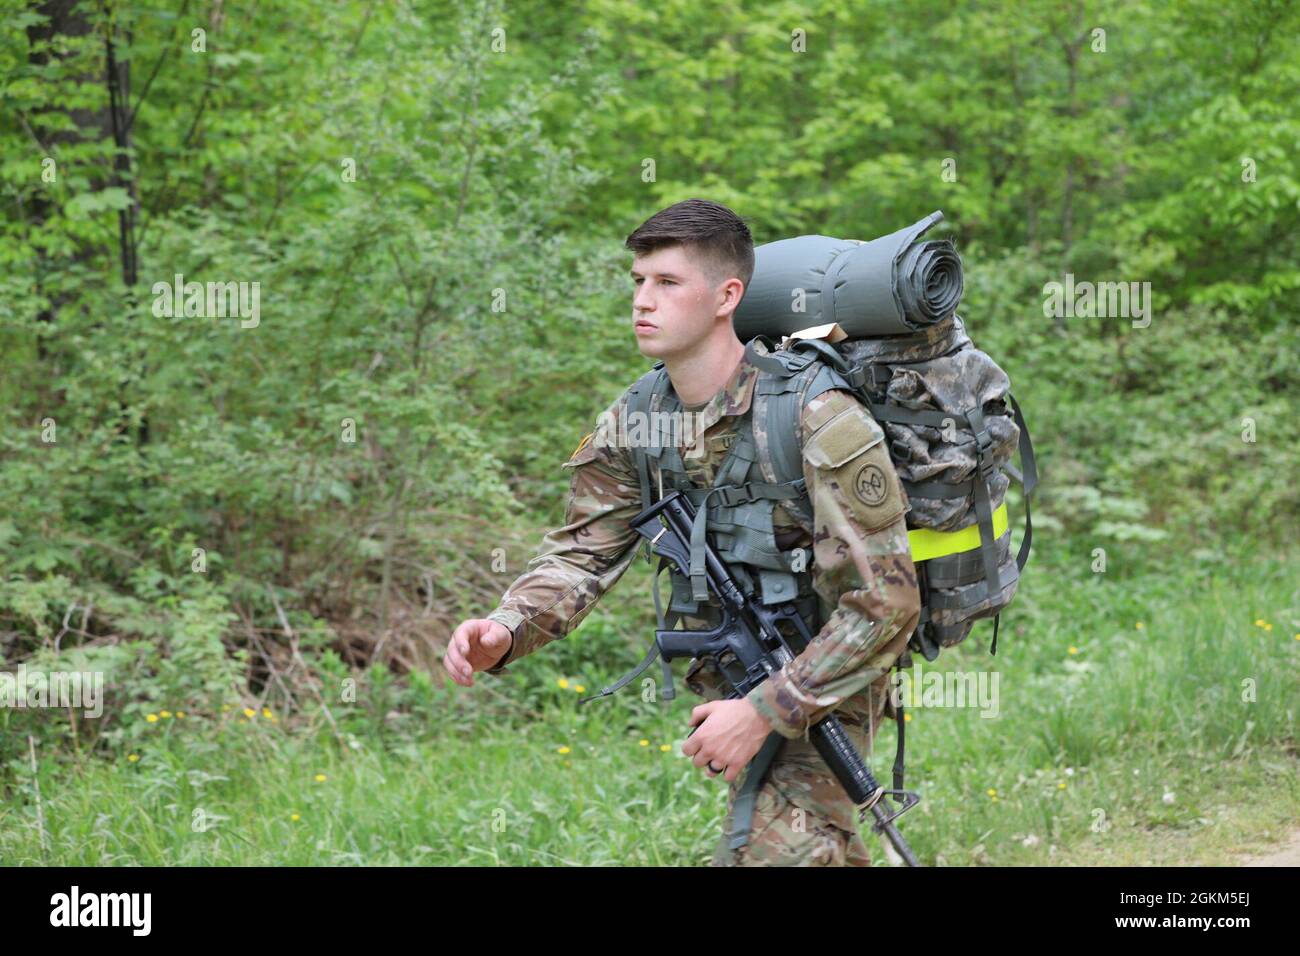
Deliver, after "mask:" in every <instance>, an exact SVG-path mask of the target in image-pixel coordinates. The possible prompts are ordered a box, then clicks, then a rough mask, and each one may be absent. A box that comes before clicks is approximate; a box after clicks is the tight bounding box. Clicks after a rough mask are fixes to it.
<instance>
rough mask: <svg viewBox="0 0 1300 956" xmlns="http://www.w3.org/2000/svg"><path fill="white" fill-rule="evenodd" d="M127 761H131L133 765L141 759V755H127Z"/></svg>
mask: <svg viewBox="0 0 1300 956" xmlns="http://www.w3.org/2000/svg"><path fill="white" fill-rule="evenodd" d="M126 759H127V760H129V761H130V762H131V763H135V762H136V761H137V760H139V759H140V755H139V754H127V755H126Z"/></svg>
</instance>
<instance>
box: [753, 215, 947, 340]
mask: <svg viewBox="0 0 1300 956" xmlns="http://www.w3.org/2000/svg"><path fill="white" fill-rule="evenodd" d="M942 219H943V213H942V212H940V211H935V212H932V213H930V215H928V216H926V217H925V218H924V219H922V220H921V221H920V222H916V223H913V224H912V225H910V226H908V227H907V228H906V229H900V230H898V232H895V233H892V234H890V235H888V236H882V237H881V238H879V239H873V240H871V241H870V242H861V241H859V240H856V239H832V238H831V237H830V236H799V237H798V238H795V239H780V240H778V241H776V242H769V243H765V244H764V245H761V246H758V247H757V248H756V249H755V250H754V277H753V279H752V280H751V281H750V283H749V288H748V289H747V290H746V291H745V297H744V298H743V299H741V300H740V305H739V307H737V309H736V314H735V318H734V326H735V330H736V336H737V337H738V338H739V339H740V340H741V341H742V342H744V341H748V340H749V339H751V338H753V337H754V336H756V335H766V336H769V337H773V338H775V337H778V336H783V335H790V334H791V333H794V332H798V331H800V330H801V329H806V328H808V327H810V326H814V325H824V324H826V323H829V322H838V323H839V324H840V327H841V328H842V329H844V331H845V332H846V333H847V334H848V336H849V338H864V337H872V336H877V335H902V334H905V333H909V332H917V331H919V330H921V329H926V328H929V327H930V326H932V325H934V324H935V323H936V322H941V321H943V320H944V319H946V318H948V317H949V316H951V315H952V314H953V313H954V312H955V311H956V310H957V305H958V303H960V302H961V292H962V276H961V257H960V256H958V255H957V250H956V248H955V247H954V246H953V244H952V242H951V241H950V240H948V239H931V240H927V241H924V242H922V241H920V238H921V236H922V234H924V233H925V231H926V230H928V229H929V228H930V227H931V226H933V225H934V224H935V223H937V222H939V221H940V220H942ZM799 290H802V293H803V294H802V295H800V294H799ZM800 305H802V306H803V310H802V311H796V309H798V308H799V306H800Z"/></svg>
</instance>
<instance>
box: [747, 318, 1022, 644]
mask: <svg viewBox="0 0 1300 956" xmlns="http://www.w3.org/2000/svg"><path fill="white" fill-rule="evenodd" d="M788 349H789V351H792V352H795V353H798V352H801V351H802V352H811V353H815V354H817V355H818V356H819V357H820V358H821V359H822V360H823V361H825V362H826V363H827V364H829V365H831V366H832V367H834V368H835V369H836V370H837V371H838V372H839V373H840V374H841V375H842V376H843V377H844V379H845V380H846V381H847V382H848V383H849V384H850V386H851V387H852V390H853V391H854V393H855V394H856V395H857V397H858V399H859V400H860V401H861V402H862V403H863V404H864V405H865V406H867V408H868V409H869V410H870V412H871V414H872V416H873V417H874V418H875V419H876V421H878V422H879V423H880V425H881V428H882V429H883V430H884V432H885V439H886V442H887V445H888V449H889V455H890V459H891V460H892V462H893V464H894V467H895V469H896V470H897V472H898V476H899V479H900V481H901V483H902V485H903V489H904V491H906V492H907V495H908V498H909V501H910V508H909V510H908V513H907V527H908V540H909V542H910V544H911V547H912V560H913V562H914V563H915V565H916V569H917V580H918V586H919V588H920V592H921V618H920V622H919V623H918V624H917V628H916V631H915V632H914V633H913V635H912V637H911V639H910V641H909V642H908V646H909V647H910V648H911V649H912V650H914V651H917V652H919V653H920V654H922V655H923V656H924V657H925V658H926V660H931V661H932V660H934V659H935V658H936V657H937V656H938V654H939V651H940V649H942V648H944V647H951V646H953V645H954V644H957V643H960V642H961V641H962V640H964V639H965V638H966V637H967V636H968V635H969V634H970V632H971V629H972V628H973V626H974V624H975V622H976V621H978V620H981V619H985V618H993V621H994V631H993V641H992V643H991V645H990V652H991V653H994V654H996V653H997V634H998V622H999V620H1000V618H999V615H1000V614H1001V612H1002V611H1003V610H1004V609H1005V608H1006V607H1007V606H1008V605H1009V604H1010V603H1011V601H1012V599H1013V598H1014V597H1015V593H1016V589H1017V586H1018V583H1019V577H1020V572H1021V571H1022V570H1023V569H1024V567H1025V564H1026V562H1027V561H1028V558H1029V551H1030V548H1031V542H1032V538H1033V524H1032V520H1031V516H1030V511H1029V501H1030V497H1031V495H1032V493H1033V491H1034V487H1035V486H1036V484H1037V482H1038V471H1037V466H1036V463H1035V460H1034V453H1033V443H1032V441H1031V440H1030V436H1029V430H1028V427H1027V426H1026V425H1025V421H1024V417H1023V415H1022V414H1021V411H1020V406H1019V405H1018V404H1017V402H1016V400H1015V398H1014V397H1013V396H1012V394H1011V391H1010V380H1009V379H1008V377H1007V375H1006V373H1005V372H1004V371H1003V370H1002V369H1001V368H1000V367H998V365H997V364H996V363H995V362H994V361H993V360H992V358H990V357H989V356H988V355H987V354H986V353H985V352H982V351H980V350H979V349H977V348H976V347H975V346H974V344H973V343H972V342H971V340H970V337H969V336H968V335H967V334H966V331H965V327H964V325H963V323H962V321H961V318H960V317H959V316H957V315H956V314H954V315H953V316H951V317H950V318H949V319H946V320H944V321H942V322H940V323H937V324H936V325H934V326H932V327H930V328H928V329H926V330H924V331H921V332H916V333H913V334H911V335H898V336H889V337H882V338H864V339H848V338H845V339H843V340H841V341H839V342H837V343H831V342H829V341H827V340H826V339H824V338H798V339H795V340H794V341H793V342H792V343H791V344H790V345H789V346H788ZM797 429H798V422H797V420H796V421H794V422H792V423H788V424H787V423H784V422H774V423H772V424H771V425H769V426H768V430H769V432H770V433H771V434H772V435H776V436H789V437H792V438H794V440H796V441H797V434H798V432H797ZM1017 452H1018V453H1019V456H1020V461H1021V468H1020V469H1017V468H1016V467H1015V466H1014V465H1012V464H1011V458H1012V456H1013V455H1014V454H1016V453H1017ZM772 462H773V464H774V466H775V467H774V471H773V480H775V481H778V482H780V481H785V480H787V479H788V478H789V477H791V475H792V474H796V473H795V472H794V471H793V469H792V466H791V456H789V455H788V454H774V455H773V456H772ZM797 464H798V459H797V458H795V459H794V465H795V466H797ZM1011 480H1015V481H1017V482H1019V483H1020V484H1021V486H1022V488H1023V496H1024V508H1025V519H1024V536H1023V538H1022V540H1021V543H1020V547H1019V550H1018V551H1017V553H1016V554H1014V555H1013V554H1012V553H1011V531H1010V526H1009V525H1010V522H1009V520H1008V509H1007V504H1006V500H1005V499H1006V492H1007V489H1008V487H1009V485H1010V482H1011Z"/></svg>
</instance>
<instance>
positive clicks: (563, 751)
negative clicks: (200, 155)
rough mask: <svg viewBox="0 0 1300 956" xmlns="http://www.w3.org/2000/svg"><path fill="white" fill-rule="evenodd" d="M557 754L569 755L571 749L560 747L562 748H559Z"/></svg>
mask: <svg viewBox="0 0 1300 956" xmlns="http://www.w3.org/2000/svg"><path fill="white" fill-rule="evenodd" d="M555 752H556V753H557V754H567V753H568V752H569V748H568V747H560V748H559V749H558V750H556V751H555Z"/></svg>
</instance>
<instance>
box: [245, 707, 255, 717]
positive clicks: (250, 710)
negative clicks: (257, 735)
mask: <svg viewBox="0 0 1300 956" xmlns="http://www.w3.org/2000/svg"><path fill="white" fill-rule="evenodd" d="M244 716H245V717H247V718H248V719H249V720H252V719H253V718H254V717H256V716H257V711H255V710H253V708H251V707H245V708H244Z"/></svg>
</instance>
